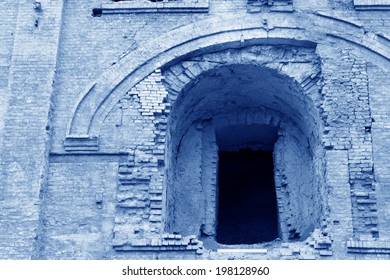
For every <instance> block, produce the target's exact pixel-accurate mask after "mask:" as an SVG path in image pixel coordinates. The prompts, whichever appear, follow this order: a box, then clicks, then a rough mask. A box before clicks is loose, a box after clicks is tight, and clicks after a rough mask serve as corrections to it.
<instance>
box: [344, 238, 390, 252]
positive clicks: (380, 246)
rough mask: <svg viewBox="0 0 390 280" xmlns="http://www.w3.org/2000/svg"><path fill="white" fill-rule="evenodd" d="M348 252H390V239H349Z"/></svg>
mask: <svg viewBox="0 0 390 280" xmlns="http://www.w3.org/2000/svg"><path fill="white" fill-rule="evenodd" d="M347 252H348V253H360V254H390V240H389V241H388V240H364V241H357V240H349V241H347Z"/></svg>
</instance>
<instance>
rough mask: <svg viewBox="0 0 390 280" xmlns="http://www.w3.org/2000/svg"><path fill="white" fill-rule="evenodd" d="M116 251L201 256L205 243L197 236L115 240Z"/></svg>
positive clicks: (170, 235)
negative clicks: (175, 252) (181, 253)
mask: <svg viewBox="0 0 390 280" xmlns="http://www.w3.org/2000/svg"><path fill="white" fill-rule="evenodd" d="M112 245H113V247H114V249H115V250H116V251H193V252H195V253H196V254H199V255H201V254H202V253H203V242H202V241H199V240H198V239H197V238H196V236H195V235H190V236H185V237H183V236H181V235H178V234H162V235H161V236H158V237H155V238H139V239H133V240H120V239H118V238H114V239H113V243H112Z"/></svg>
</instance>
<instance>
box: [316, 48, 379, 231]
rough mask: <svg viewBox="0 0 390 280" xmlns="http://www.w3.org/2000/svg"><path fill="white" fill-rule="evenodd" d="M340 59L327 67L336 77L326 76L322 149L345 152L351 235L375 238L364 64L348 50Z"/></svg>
mask: <svg viewBox="0 0 390 280" xmlns="http://www.w3.org/2000/svg"><path fill="white" fill-rule="evenodd" d="M340 59H341V60H342V61H343V65H340V64H335V65H334V66H330V65H328V64H327V65H326V68H327V69H333V68H334V67H337V69H338V70H337V71H338V73H339V74H338V75H336V76H335V75H331V76H329V77H326V82H325V85H324V87H323V96H324V99H323V109H324V112H323V113H322V116H323V120H324V135H323V141H324V146H325V149H327V150H346V151H348V168H349V184H350V188H351V197H352V215H353V227H354V233H355V235H356V236H357V237H377V236H378V229H377V213H376V211H377V209H376V198H375V189H374V187H373V184H372V182H373V159H372V138H371V115H370V106H369V92H368V81H367V71H366V64H365V62H364V61H363V60H361V59H359V58H355V57H351V55H350V54H348V52H347V51H342V52H341V54H340ZM328 67H329V68H328ZM334 71H336V69H334ZM325 75H326V76H327V74H325Z"/></svg>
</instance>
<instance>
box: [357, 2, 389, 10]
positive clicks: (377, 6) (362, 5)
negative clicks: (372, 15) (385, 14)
mask: <svg viewBox="0 0 390 280" xmlns="http://www.w3.org/2000/svg"><path fill="white" fill-rule="evenodd" d="M353 4H354V6H355V9H356V10H358V11H390V0H354V1H353Z"/></svg>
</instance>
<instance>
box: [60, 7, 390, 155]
mask: <svg viewBox="0 0 390 280" xmlns="http://www.w3.org/2000/svg"><path fill="white" fill-rule="evenodd" d="M335 41H337V44H336V45H337V46H341V47H343V46H348V48H349V49H350V50H351V51H352V52H355V53H357V55H364V56H365V57H366V59H367V60H369V61H371V62H373V63H376V64H378V65H382V66H386V67H388V65H389V63H390V44H389V42H390V40H389V39H387V38H386V37H383V35H377V34H374V33H372V32H367V31H366V30H364V27H363V26H362V25H361V24H359V23H357V22H352V21H347V20H345V19H338V18H335V17H333V16H330V15H326V14H323V13H316V14H309V15H308V14H305V15H304V14H300V13H294V14H285V13H280V14H278V13H272V14H263V15H259V14H246V15H242V16H234V17H233V16H231V17H230V18H227V17H226V16H225V17H223V18H222V17H221V18H216V17H212V18H210V19H206V20H204V21H201V22H197V23H194V24H190V25H186V26H182V27H180V28H177V29H174V30H172V31H170V32H168V33H165V34H164V35H163V36H161V37H158V38H156V39H154V40H150V41H148V42H145V43H143V44H142V45H143V46H144V47H143V48H142V49H137V50H134V51H133V52H131V53H127V54H125V55H124V56H122V57H121V59H120V60H119V61H117V62H116V63H115V64H114V65H113V66H111V67H110V68H109V69H107V70H106V71H105V72H103V73H102V74H101V75H100V76H99V77H98V79H97V80H95V81H94V82H93V83H92V84H91V85H90V86H89V87H88V88H87V89H86V90H85V91H84V92H83V93H82V94H81V97H80V99H79V102H78V103H77V105H76V107H75V109H74V113H73V116H72V118H71V120H70V122H69V124H68V127H67V133H66V135H67V136H66V139H65V147H66V150H67V151H72V150H83V151H96V150H98V149H99V147H98V138H97V135H98V127H99V125H98V124H99V123H101V122H102V121H103V120H104V118H105V116H106V115H107V114H108V112H109V111H110V110H111V109H112V108H113V107H114V106H115V104H116V103H117V102H118V101H119V99H120V98H121V96H122V94H123V93H125V92H126V91H127V90H129V89H131V88H132V87H133V86H135V85H136V84H137V83H138V82H140V81H141V80H142V79H143V78H145V77H146V76H147V75H149V74H150V73H152V72H153V71H154V70H155V69H159V68H160V69H161V68H162V69H164V68H165V67H168V66H169V65H172V64H174V63H176V62H177V61H179V60H181V59H184V58H186V57H190V56H194V55H200V54H204V53H207V52H213V51H220V50H224V49H227V48H241V47H245V46H250V45H258V44H289V45H298V46H315V45H319V46H320V45H325V46H331V47H332V46H334V45H335V43H336V42H335Z"/></svg>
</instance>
